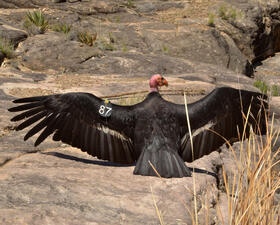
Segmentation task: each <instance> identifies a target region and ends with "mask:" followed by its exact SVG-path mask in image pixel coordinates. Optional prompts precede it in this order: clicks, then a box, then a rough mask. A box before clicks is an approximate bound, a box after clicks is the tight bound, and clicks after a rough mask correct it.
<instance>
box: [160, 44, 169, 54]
mask: <svg viewBox="0 0 280 225" xmlns="http://www.w3.org/2000/svg"><path fill="white" fill-rule="evenodd" d="M161 50H162V52H163V53H165V54H168V53H169V48H168V47H167V46H165V45H163V46H162V48H161Z"/></svg>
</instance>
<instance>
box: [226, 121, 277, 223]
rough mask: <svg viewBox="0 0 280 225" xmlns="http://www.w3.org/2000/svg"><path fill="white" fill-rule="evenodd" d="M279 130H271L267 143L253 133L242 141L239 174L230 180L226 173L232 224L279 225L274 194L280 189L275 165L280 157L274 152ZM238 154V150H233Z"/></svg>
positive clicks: (237, 162) (237, 163) (238, 161)
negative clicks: (277, 157) (276, 159)
mask: <svg viewBox="0 0 280 225" xmlns="http://www.w3.org/2000/svg"><path fill="white" fill-rule="evenodd" d="M279 132H280V131H279V130H274V129H273V118H272V125H271V129H270V130H268V133H267V135H266V141H265V143H264V142H262V140H261V139H260V137H259V136H257V135H255V134H254V133H251V135H250V136H249V138H248V139H246V140H244V139H243V141H242V142H241V145H240V149H241V150H240V155H239V158H238V157H237V156H236V157H235V161H236V165H237V167H238V173H236V174H234V177H233V179H232V180H231V181H230V180H229V179H228V178H227V175H226V173H225V171H224V172H223V176H224V182H225V188H226V194H227V198H228V210H229V218H228V224H244V225H246V224H250V225H251V224H252V225H254V224H256V225H257V224H271V225H273V224H275V225H276V224H279V222H280V221H279V219H280V218H279V213H280V211H279V210H280V202H278V203H277V204H276V203H275V202H274V194H275V192H276V190H277V189H279V188H280V177H279V173H278V174H277V173H275V171H274V170H273V169H274V166H275V165H276V164H279V161H276V162H275V158H276V156H277V154H279V153H280V149H278V150H277V151H276V152H274V153H273V152H272V147H273V146H274V144H275V142H274V140H276V139H277V138H278V136H279ZM231 150H232V151H233V154H234V150H233V149H232V148H231Z"/></svg>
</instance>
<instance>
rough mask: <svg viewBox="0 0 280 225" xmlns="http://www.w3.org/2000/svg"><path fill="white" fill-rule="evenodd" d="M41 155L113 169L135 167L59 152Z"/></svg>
mask: <svg viewBox="0 0 280 225" xmlns="http://www.w3.org/2000/svg"><path fill="white" fill-rule="evenodd" d="M41 154H45V155H52V156H56V157H59V158H63V159H69V160H74V161H76V162H82V163H87V164H94V165H100V166H113V167H129V166H135V163H134V164H120V163H112V162H107V161H99V160H90V159H83V158H79V157H76V156H72V155H66V154H63V153H59V152H41Z"/></svg>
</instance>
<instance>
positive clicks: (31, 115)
mask: <svg viewBox="0 0 280 225" xmlns="http://www.w3.org/2000/svg"><path fill="white" fill-rule="evenodd" d="M14 103H23V104H21V105H19V106H16V107H13V108H10V109H9V111H11V112H21V111H23V112H21V113H20V114H19V115H16V116H15V117H13V118H12V119H11V120H12V121H20V120H24V121H23V122H22V123H21V124H20V125H18V127H17V130H22V129H24V128H26V127H29V126H31V125H33V124H34V123H36V122H38V123H37V124H36V125H35V126H33V127H32V128H31V129H30V130H29V131H28V132H27V134H26V135H25V137H24V140H27V139H28V138H30V137H32V136H33V135H35V134H36V133H39V132H40V131H42V132H41V133H40V135H39V137H38V138H37V140H36V142H35V146H37V145H39V144H40V143H41V142H43V141H44V140H45V139H46V138H47V137H48V136H49V135H51V134H53V133H54V135H53V140H54V141H62V142H64V143H67V144H70V145H72V146H73V147H78V148H80V149H81V150H82V151H85V152H87V153H88V154H90V155H92V156H97V157H98V158H99V159H104V160H109V161H111V162H116V163H133V162H134V161H135V159H134V156H133V146H132V142H131V139H130V128H133V126H134V125H133V113H132V107H130V106H119V105H115V104H111V107H108V108H106V107H107V105H106V104H105V103H104V101H103V100H102V99H100V98H98V97H96V96H94V95H92V94H89V93H67V94H60V95H49V96H38V97H30V98H21V99H16V100H14ZM110 108H111V110H110ZM109 110H110V111H111V112H109ZM107 112H108V113H111V115H110V116H109V117H108V116H107V117H106V116H104V115H105V113H107ZM101 114H103V116H102V115H101Z"/></svg>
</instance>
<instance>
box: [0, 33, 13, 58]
mask: <svg viewBox="0 0 280 225" xmlns="http://www.w3.org/2000/svg"><path fill="white" fill-rule="evenodd" d="M0 51H1V52H2V53H3V54H4V56H5V57H6V58H9V59H10V58H12V57H13V56H14V45H13V44H12V43H11V42H10V41H9V40H7V39H5V38H1V37H0Z"/></svg>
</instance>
